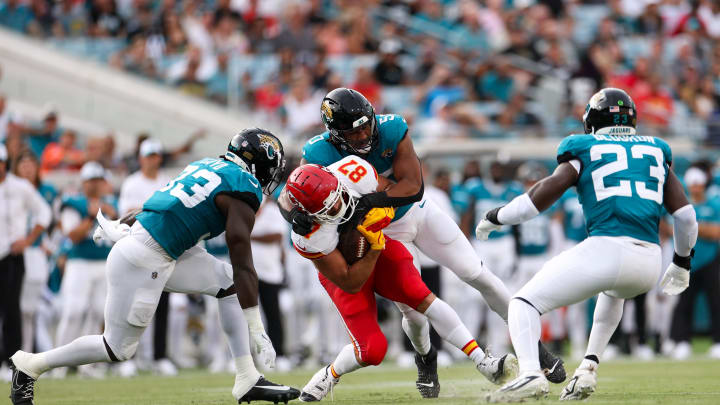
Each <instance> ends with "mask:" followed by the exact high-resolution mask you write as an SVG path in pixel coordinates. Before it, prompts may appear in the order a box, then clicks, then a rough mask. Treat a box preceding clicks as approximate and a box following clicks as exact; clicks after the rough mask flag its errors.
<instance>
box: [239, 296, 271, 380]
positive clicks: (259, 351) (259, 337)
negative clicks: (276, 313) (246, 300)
mask: <svg viewBox="0 0 720 405" xmlns="http://www.w3.org/2000/svg"><path fill="white" fill-rule="evenodd" d="M243 314H245V320H247V324H248V330H249V332H250V352H251V353H252V355H253V357H254V358H255V362H256V363H258V364H260V365H261V366H262V367H264V368H267V369H271V368H275V356H276V354H275V348H274V347H273V345H272V342H271V341H270V338H269V337H268V335H267V333H265V326H264V325H263V323H262V320H261V319H260V308H259V307H252V308H246V309H243Z"/></svg>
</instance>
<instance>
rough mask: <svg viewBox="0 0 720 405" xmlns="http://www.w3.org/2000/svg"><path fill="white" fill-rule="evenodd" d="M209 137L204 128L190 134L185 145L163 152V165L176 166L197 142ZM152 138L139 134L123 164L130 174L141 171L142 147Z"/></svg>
mask: <svg viewBox="0 0 720 405" xmlns="http://www.w3.org/2000/svg"><path fill="white" fill-rule="evenodd" d="M206 135H207V131H206V130H205V129H203V128H201V129H198V130H197V131H195V132H193V133H192V134H190V136H189V137H188V138H187V140H186V141H185V143H183V144H181V145H180V146H177V147H175V148H173V149H170V150H166V149H163V151H162V165H163V167H165V166H171V165H174V164H176V162H177V160H178V159H179V158H180V157H181V156H182V155H184V154H186V153H190V152H191V151H192V149H193V146H194V145H195V142H197V141H199V140H201V139H203V138H205V136H206ZM148 138H150V134H148V133H147V132H141V133H139V134H138V136H137V138H136V141H135V148H134V149H133V151H132V152H131V153H130V154H129V155H126V156H125V157H124V158H123V159H122V160H123V164H124V166H125V169H126V170H127V172H128V173H134V172H136V171H138V170H140V161H139V159H138V158H139V156H140V147H141V146H142V144H143V142H144V141H145V140H146V139H148Z"/></svg>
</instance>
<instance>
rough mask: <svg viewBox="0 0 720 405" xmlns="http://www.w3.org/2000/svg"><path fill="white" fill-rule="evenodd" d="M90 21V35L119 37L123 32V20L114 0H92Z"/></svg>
mask: <svg viewBox="0 0 720 405" xmlns="http://www.w3.org/2000/svg"><path fill="white" fill-rule="evenodd" d="M90 23H91V25H90V35H92V36H95V37H121V36H123V35H124V34H125V21H124V20H123V19H122V17H121V16H120V14H118V12H117V8H116V4H115V0H92V3H91V5H90Z"/></svg>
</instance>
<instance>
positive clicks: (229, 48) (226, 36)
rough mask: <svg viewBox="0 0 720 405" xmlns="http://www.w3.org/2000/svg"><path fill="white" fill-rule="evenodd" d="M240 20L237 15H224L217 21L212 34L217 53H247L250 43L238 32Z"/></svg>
mask: <svg viewBox="0 0 720 405" xmlns="http://www.w3.org/2000/svg"><path fill="white" fill-rule="evenodd" d="M238 19H239V16H238V15H237V13H232V14H223V15H221V16H220V17H219V18H218V19H217V21H216V22H215V29H214V30H213V33H212V37H213V42H214V44H215V52H218V53H232V54H236V55H237V54H243V53H246V52H247V50H248V48H249V45H248V41H247V38H245V37H244V36H243V34H242V32H241V31H240V30H238Z"/></svg>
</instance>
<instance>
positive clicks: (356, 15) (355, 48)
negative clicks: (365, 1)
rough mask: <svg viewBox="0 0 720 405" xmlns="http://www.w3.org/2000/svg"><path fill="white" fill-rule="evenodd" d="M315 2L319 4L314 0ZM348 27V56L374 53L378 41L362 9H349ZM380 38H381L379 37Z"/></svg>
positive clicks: (367, 16) (367, 15)
mask: <svg viewBox="0 0 720 405" xmlns="http://www.w3.org/2000/svg"><path fill="white" fill-rule="evenodd" d="M315 1H316V2H319V1H317V0H315ZM347 21H350V27H349V28H348V33H347V47H348V52H349V53H350V54H365V53H370V52H376V51H377V49H378V41H377V40H376V39H375V38H373V35H372V30H371V28H372V23H371V22H370V18H369V14H368V13H367V12H366V10H365V8H363V7H354V8H352V9H350V11H349V12H348V16H347ZM381 37H382V36H381Z"/></svg>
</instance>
